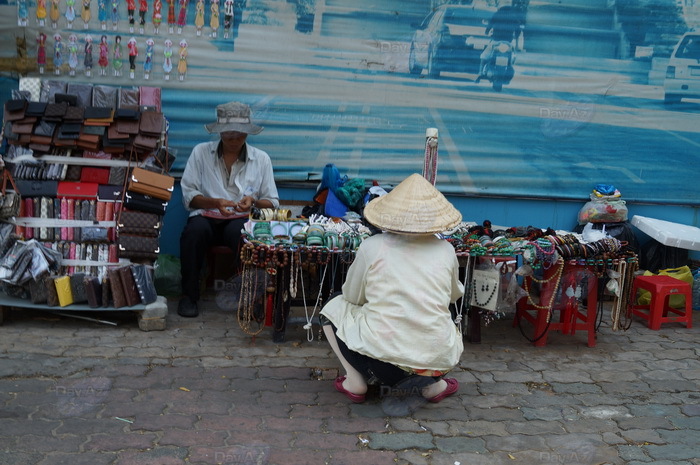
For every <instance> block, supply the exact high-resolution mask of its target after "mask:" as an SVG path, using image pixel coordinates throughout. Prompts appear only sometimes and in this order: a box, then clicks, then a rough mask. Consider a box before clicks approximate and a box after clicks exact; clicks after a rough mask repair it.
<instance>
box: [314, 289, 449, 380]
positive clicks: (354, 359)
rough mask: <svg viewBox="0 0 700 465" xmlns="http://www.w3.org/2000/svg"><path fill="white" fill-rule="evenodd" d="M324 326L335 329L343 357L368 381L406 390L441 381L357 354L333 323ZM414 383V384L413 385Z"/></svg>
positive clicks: (437, 378)
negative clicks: (410, 387)
mask: <svg viewBox="0 0 700 465" xmlns="http://www.w3.org/2000/svg"><path fill="white" fill-rule="evenodd" d="M329 300H330V299H329ZM323 324H324V325H330V326H331V328H333V333H335V334H336V336H335V339H336V340H337V341H338V348H339V349H340V352H341V353H342V354H343V357H345V360H347V361H348V363H350V365H352V367H353V368H354V369H356V370H357V371H359V372H360V373H361V374H362V376H363V377H364V378H365V380H366V381H371V380H377V381H379V383H381V384H382V385H383V386H389V387H395V386H403V387H404V388H405V387H407V386H408V385H410V384H415V385H416V386H420V387H421V388H422V387H425V386H428V385H429V384H432V383H434V382H437V381H439V380H440V379H441V378H440V377H439V376H435V377H428V376H418V375H413V374H410V373H408V372H406V371H404V370H402V369H401V368H399V367H397V366H396V365H392V364H391V363H388V362H383V361H381V360H377V359H376V358H372V357H368V356H367V355H363V354H360V353H358V352H355V351H354V350H352V349H350V348H349V347H348V346H347V344H345V342H344V341H343V340H342V339H340V338H339V337H338V335H337V332H338V328H336V327H335V325H334V324H333V323H331V322H330V321H328V320H327V319H326V320H325V322H324V323H323ZM412 381H413V383H411V382H412Z"/></svg>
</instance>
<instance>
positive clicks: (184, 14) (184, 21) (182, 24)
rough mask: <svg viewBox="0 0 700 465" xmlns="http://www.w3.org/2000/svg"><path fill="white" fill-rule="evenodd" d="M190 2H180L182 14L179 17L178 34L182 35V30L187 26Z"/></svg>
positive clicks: (186, 0) (180, 0)
mask: <svg viewBox="0 0 700 465" xmlns="http://www.w3.org/2000/svg"><path fill="white" fill-rule="evenodd" d="M188 1H189V0H179V2H180V12H179V13H178V15H177V33H178V34H182V28H183V27H185V25H186V24H187V3H188Z"/></svg>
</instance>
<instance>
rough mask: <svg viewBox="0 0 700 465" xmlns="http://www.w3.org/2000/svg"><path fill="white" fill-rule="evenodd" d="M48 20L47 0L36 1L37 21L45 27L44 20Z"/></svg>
mask: <svg viewBox="0 0 700 465" xmlns="http://www.w3.org/2000/svg"><path fill="white" fill-rule="evenodd" d="M45 21H46V0H37V1H36V23H37V24H38V25H39V26H41V27H44V22H45Z"/></svg>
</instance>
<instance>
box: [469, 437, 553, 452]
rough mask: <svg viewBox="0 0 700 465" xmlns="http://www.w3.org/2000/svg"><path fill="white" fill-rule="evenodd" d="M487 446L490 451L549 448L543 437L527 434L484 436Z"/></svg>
mask: <svg viewBox="0 0 700 465" xmlns="http://www.w3.org/2000/svg"><path fill="white" fill-rule="evenodd" d="M482 439H483V440H484V441H486V448H487V449H488V450H490V451H506V452H518V451H523V450H548V449H549V447H548V446H547V444H546V442H545V440H544V438H543V437H540V436H529V435H526V434H513V435H510V436H482Z"/></svg>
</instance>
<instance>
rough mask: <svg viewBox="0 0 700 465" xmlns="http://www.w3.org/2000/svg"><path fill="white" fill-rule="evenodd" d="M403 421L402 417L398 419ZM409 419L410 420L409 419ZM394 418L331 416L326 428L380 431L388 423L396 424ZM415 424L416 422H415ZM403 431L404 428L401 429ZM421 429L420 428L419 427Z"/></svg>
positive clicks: (335, 431) (343, 432) (337, 431)
mask: <svg viewBox="0 0 700 465" xmlns="http://www.w3.org/2000/svg"><path fill="white" fill-rule="evenodd" d="M397 420H398V421H401V419H397ZM407 421H408V420H407ZM394 424H395V423H393V420H389V421H387V420H385V419H384V418H379V417H377V418H364V417H359V418H337V417H336V418H329V419H328V420H327V421H326V424H325V430H326V431H328V432H329V433H342V434H347V433H354V434H364V433H369V432H374V433H380V432H384V431H386V430H387V426H388V425H394ZM414 424H415V423H414ZM399 430H401V431H403V430H404V429H403V428H401V429H399ZM418 430H419V431H420V429H418Z"/></svg>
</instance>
